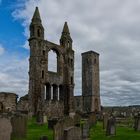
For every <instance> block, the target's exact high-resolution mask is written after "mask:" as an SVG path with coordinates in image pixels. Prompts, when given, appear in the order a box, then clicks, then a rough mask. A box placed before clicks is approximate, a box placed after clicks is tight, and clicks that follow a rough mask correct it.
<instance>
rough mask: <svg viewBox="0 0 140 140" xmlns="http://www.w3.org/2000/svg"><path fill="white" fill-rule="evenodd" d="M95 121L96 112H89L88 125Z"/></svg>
mask: <svg viewBox="0 0 140 140" xmlns="http://www.w3.org/2000/svg"><path fill="white" fill-rule="evenodd" d="M96 122H97V117H96V113H92V114H90V115H89V118H88V123H89V127H91V126H93V125H95V124H96Z"/></svg>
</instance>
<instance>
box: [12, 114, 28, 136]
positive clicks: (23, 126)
mask: <svg viewBox="0 0 140 140" xmlns="http://www.w3.org/2000/svg"><path fill="white" fill-rule="evenodd" d="M11 124H12V136H13V137H16V138H24V137H26V132H27V117H26V116H23V115H15V116H14V117H12V118H11Z"/></svg>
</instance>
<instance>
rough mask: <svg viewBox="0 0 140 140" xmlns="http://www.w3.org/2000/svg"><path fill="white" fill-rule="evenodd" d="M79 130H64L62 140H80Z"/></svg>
mask: <svg viewBox="0 0 140 140" xmlns="http://www.w3.org/2000/svg"><path fill="white" fill-rule="evenodd" d="M81 138H82V137H81V128H79V127H74V126H72V127H68V128H66V129H64V140H81Z"/></svg>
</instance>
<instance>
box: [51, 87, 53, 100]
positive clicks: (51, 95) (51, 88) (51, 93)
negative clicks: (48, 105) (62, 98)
mask: <svg viewBox="0 0 140 140" xmlns="http://www.w3.org/2000/svg"><path fill="white" fill-rule="evenodd" d="M51 100H53V86H52V85H51Z"/></svg>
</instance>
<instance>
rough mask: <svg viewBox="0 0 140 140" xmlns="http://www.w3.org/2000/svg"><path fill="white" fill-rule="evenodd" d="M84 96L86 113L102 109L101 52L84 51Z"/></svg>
mask: <svg viewBox="0 0 140 140" xmlns="http://www.w3.org/2000/svg"><path fill="white" fill-rule="evenodd" d="M82 96H83V111H84V112H85V113H89V112H99V111H101V105H100V104H101V103H100V80H99V54H98V53H96V52H93V51H88V52H85V53H82Z"/></svg>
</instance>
